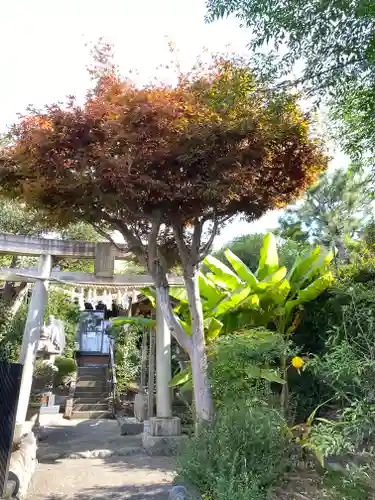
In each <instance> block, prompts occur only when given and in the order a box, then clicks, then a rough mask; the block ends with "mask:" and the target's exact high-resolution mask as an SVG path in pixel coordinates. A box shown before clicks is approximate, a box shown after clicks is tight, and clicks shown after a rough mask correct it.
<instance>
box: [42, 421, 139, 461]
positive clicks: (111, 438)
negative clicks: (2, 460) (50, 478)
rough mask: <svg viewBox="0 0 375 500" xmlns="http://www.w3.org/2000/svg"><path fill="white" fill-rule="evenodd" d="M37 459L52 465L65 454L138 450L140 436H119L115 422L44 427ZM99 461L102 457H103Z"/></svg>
mask: <svg viewBox="0 0 375 500" xmlns="http://www.w3.org/2000/svg"><path fill="white" fill-rule="evenodd" d="M40 434H41V435H40V439H39V443H38V453H37V458H38V460H39V461H40V462H41V463H54V462H55V461H56V460H58V459H60V458H63V456H67V455H69V454H78V453H82V452H92V451H94V450H111V451H115V450H123V454H124V455H126V450H127V449H128V450H129V453H131V452H132V450H137V449H138V450H139V449H140V448H141V447H142V438H141V435H136V436H121V434H120V429H119V427H118V424H117V422H116V421H115V420H87V421H83V422H78V423H77V424H76V425H75V424H74V422H72V421H70V422H69V423H66V425H64V422H61V424H59V425H46V426H44V427H43V430H42V431H41V433H40ZM103 458H105V457H104V456H103Z"/></svg>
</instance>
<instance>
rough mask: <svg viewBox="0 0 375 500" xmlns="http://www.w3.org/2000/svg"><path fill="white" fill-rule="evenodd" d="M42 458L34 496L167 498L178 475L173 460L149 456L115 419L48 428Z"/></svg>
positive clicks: (41, 499) (60, 499)
mask: <svg viewBox="0 0 375 500" xmlns="http://www.w3.org/2000/svg"><path fill="white" fill-rule="evenodd" d="M93 455H94V456H96V457H98V458H91V457H92V456H93ZM82 456H83V457H88V458H81V457H82ZM38 460H39V464H38V467H37V472H36V474H35V476H34V478H33V482H32V485H31V487H30V490H29V495H28V500H73V499H75V500H86V499H87V500H88V499H91V498H94V499H113V500H115V499H132V500H142V499H145V500H151V499H152V500H166V499H167V498H168V490H169V488H170V484H171V482H172V478H173V465H172V462H171V460H170V459H168V458H165V457H148V456H147V455H145V454H144V453H142V450H141V439H140V436H121V435H120V432H119V429H118V426H117V423H116V422H115V421H111V420H102V421H100V420H99V421H70V422H67V421H60V422H57V423H54V424H53V425H49V426H47V427H45V436H44V439H43V440H42V441H41V442H40V444H39V450H38Z"/></svg>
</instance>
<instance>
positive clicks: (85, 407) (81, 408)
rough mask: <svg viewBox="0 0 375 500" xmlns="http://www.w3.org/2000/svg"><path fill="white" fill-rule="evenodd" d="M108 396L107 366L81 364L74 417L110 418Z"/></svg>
mask: <svg viewBox="0 0 375 500" xmlns="http://www.w3.org/2000/svg"><path fill="white" fill-rule="evenodd" d="M108 397H109V385H108V369H107V367H106V366H98V367H92V366H79V367H78V374H77V384H76V389H75V393H74V403H73V413H72V418H73V419H88V418H108V417H109V411H108Z"/></svg>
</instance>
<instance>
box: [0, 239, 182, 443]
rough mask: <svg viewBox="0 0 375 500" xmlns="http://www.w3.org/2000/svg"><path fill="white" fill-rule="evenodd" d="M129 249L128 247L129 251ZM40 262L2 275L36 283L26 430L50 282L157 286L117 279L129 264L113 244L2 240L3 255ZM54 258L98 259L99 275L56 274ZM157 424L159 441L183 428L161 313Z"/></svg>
mask: <svg viewBox="0 0 375 500" xmlns="http://www.w3.org/2000/svg"><path fill="white" fill-rule="evenodd" d="M123 248H124V246H123ZM1 253H2V254H8V255H27V256H39V266H38V268H37V269H2V268H0V280H2V281H12V282H20V281H27V282H31V283H33V282H34V283H35V286H34V289H33V292H32V297H31V301H30V304H29V309H28V315H27V321H26V325H25V331H24V337H23V342H22V347H21V352H20V363H21V364H22V365H23V375H22V383H21V391H20V397H19V406H18V411H17V419H16V424H18V425H22V424H23V423H24V421H25V418H26V412H27V407H28V404H29V398H30V391H31V384H32V375H33V368H34V360H35V355H36V349H37V345H38V341H39V338H40V332H41V328H42V326H43V319H44V313H45V308H46V304H47V298H48V284H49V282H50V281H52V282H56V283H61V284H67V285H75V286H79V285H86V286H87V285H102V286H105V285H107V286H110V287H120V288H124V289H128V290H134V289H138V288H143V287H145V286H152V285H153V280H152V278H151V277H150V276H148V275H115V273H114V271H115V260H116V259H122V260H125V259H126V258H127V254H126V252H125V250H123V249H122V248H121V245H118V246H114V245H112V244H111V243H89V242H82V241H64V240H56V239H43V238H35V237H27V236H18V235H9V234H0V254H1ZM53 257H61V258H75V259H77V258H78V259H93V260H95V272H94V273H93V274H89V273H81V272H60V271H54V270H52V262H53ZM168 279H169V283H170V285H171V286H182V285H183V281H182V279H181V278H180V277H178V276H169V278H168ZM156 322H157V326H156V393H157V394H156V415H157V416H156V418H155V419H154V420H155V422H150V423H149V425H148V429H149V431H148V432H150V433H151V436H152V437H153V438H157V437H158V436H160V437H162V438H163V439H165V437H167V436H170V435H175V433H176V432H177V431H178V429H179V423H178V422H177V423H176V422H173V421H175V420H177V419H172V402H171V393H170V389H169V387H168V382H169V380H170V379H171V375H172V374H171V334H170V332H169V329H168V327H167V324H166V322H165V320H164V317H163V314H162V311H161V309H160V307H159V306H158V304H157V307H156Z"/></svg>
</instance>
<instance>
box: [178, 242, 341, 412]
mask: <svg viewBox="0 0 375 500" xmlns="http://www.w3.org/2000/svg"><path fill="white" fill-rule="evenodd" d="M225 256H226V259H227V260H228V263H229V265H230V266H231V267H229V266H227V265H225V264H224V263H223V262H221V261H219V260H218V259H216V258H215V257H213V256H208V257H207V258H206V259H205V261H204V264H205V266H206V268H207V269H208V271H207V272H206V273H204V274H201V276H200V283H199V284H200V292H201V298H202V303H203V311H204V318H205V325H206V327H207V328H206V337H207V339H208V340H209V341H211V340H213V339H214V338H215V337H216V336H217V335H219V334H225V333H230V332H233V331H239V330H246V328H250V327H251V328H252V327H258V326H263V327H265V328H269V329H271V330H276V331H277V333H279V334H280V335H281V336H282V337H283V339H284V340H285V341H286V342H287V341H289V339H290V337H291V335H292V334H293V332H294V331H295V329H296V328H297V326H298V323H299V319H300V315H301V311H302V309H303V304H305V303H307V302H310V301H312V300H314V299H316V298H317V297H318V296H319V295H320V294H321V293H322V292H323V291H324V290H325V289H326V288H328V287H329V286H330V284H331V283H332V280H333V275H332V273H331V272H330V270H329V265H330V263H331V261H332V259H333V253H332V252H330V253H327V252H326V251H325V250H324V249H322V248H320V247H316V248H313V249H311V250H310V251H309V252H308V253H307V254H305V255H302V256H299V257H297V259H296V261H295V263H294V265H293V266H292V268H291V269H290V270H289V271H288V270H287V269H286V267H284V266H280V265H279V258H278V253H277V244H276V239H275V237H274V236H273V235H272V234H267V235H266V236H265V238H264V242H263V246H262V249H261V251H260V258H259V266H258V269H257V271H256V272H255V273H253V272H252V271H251V270H250V269H249V268H248V267H247V266H246V265H245V264H244V263H243V262H242V261H241V260H240V259H239V258H238V257H237V256H236V255H234V254H233V253H232V252H231V251H230V250H226V252H225ZM171 294H172V295H173V297H174V298H175V299H176V300H177V301H178V306H177V308H176V311H177V313H181V312H182V313H183V314H185V315H187V318H184V319H183V320H182V321H184V326H186V325H187V324H188V323H189V318H188V314H189V313H188V308H187V300H186V292H185V291H184V289H173V290H172V291H171ZM211 332H213V333H212V335H211ZM287 368H288V367H287V358H286V357H284V358H283V359H282V360H281V371H282V382H283V385H284V387H283V390H282V405H283V406H284V407H285V408H286V406H287V399H288V392H287V383H286V379H287V377H286V375H287ZM187 379H188V373H183V372H182V373H179V374H177V376H176V377H174V379H172V381H171V385H175V384H183V383H185V382H186V380H187Z"/></svg>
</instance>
